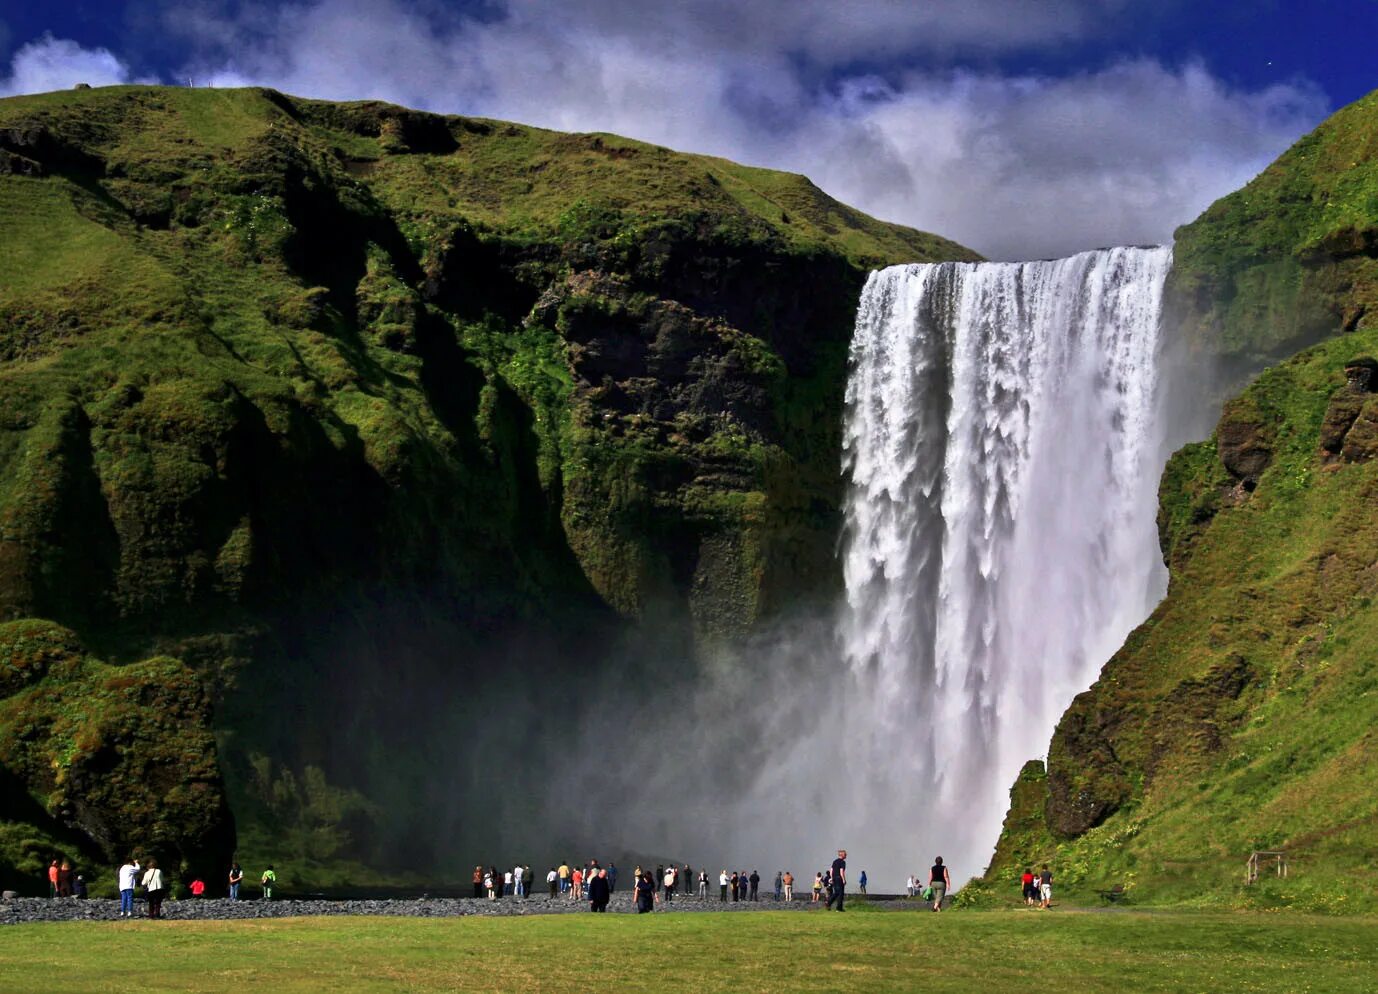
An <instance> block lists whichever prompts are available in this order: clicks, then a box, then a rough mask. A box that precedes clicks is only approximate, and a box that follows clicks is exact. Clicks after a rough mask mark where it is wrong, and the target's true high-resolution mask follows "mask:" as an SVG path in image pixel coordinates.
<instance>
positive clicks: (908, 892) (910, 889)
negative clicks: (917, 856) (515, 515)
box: [904, 873, 914, 897]
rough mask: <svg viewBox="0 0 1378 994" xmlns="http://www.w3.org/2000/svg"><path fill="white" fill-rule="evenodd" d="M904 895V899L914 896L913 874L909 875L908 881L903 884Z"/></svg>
mask: <svg viewBox="0 0 1378 994" xmlns="http://www.w3.org/2000/svg"><path fill="white" fill-rule="evenodd" d="M904 894H905V896H906V897H913V896H914V874H912V873H911V874H909V879H908V880H906V881H905V882H904Z"/></svg>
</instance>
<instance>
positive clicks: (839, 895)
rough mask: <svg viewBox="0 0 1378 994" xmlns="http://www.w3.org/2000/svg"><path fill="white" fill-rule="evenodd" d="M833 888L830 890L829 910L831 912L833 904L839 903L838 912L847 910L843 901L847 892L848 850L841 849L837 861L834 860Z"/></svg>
mask: <svg viewBox="0 0 1378 994" xmlns="http://www.w3.org/2000/svg"><path fill="white" fill-rule="evenodd" d="M831 880H832V886H831V887H830V888H829V889H828V909H829V910H831V909H832V906H833V902H834V901H836V902H837V910H838V911H843V910H845V909H844V908H843V907H842V901H843V899H844V898H845V896H846V892H847V850H846V849H839V850H838V851H837V859H835V860H833V866H832V877H831Z"/></svg>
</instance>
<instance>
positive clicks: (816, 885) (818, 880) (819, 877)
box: [811, 872, 823, 904]
mask: <svg viewBox="0 0 1378 994" xmlns="http://www.w3.org/2000/svg"><path fill="white" fill-rule="evenodd" d="M822 894H823V874H822V873H821V872H820V873H815V874H814V875H813V901H812V902H811V903H813V904H817V903H818V899H819V897H820V896H822Z"/></svg>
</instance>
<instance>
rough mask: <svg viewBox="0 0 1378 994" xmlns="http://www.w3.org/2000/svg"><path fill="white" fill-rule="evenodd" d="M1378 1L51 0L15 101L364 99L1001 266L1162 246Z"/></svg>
mask: <svg viewBox="0 0 1378 994" xmlns="http://www.w3.org/2000/svg"><path fill="white" fill-rule="evenodd" d="M1375 41H1378V2H1375V0H1312V2H1310V3H1302V2H1282V0H1249V2H1243V0H1240V2H1236V0H1218V2H1203V0H1198V2H1189V0H1158V2H1155V3H1147V2H1134V0H833V2H830V3H811V2H806V0H677V2H658V0H640V2H633V0H482V2H460V3H456V2H445V0H295V2H292V3H283V2H279V0H253V2H249V0H190V2H180V3H171V2H166V0H133V2H130V3H123V4H120V3H110V2H101V0H48V2H46V3H24V4H21V3H17V2H12V0H6V3H5V5H3V6H0V94H5V93H22V92H33V91H35V90H42V89H53V88H59V87H66V86H70V85H72V83H75V82H78V81H84V82H90V83H93V84H96V85H100V84H105V83H114V82H127V81H138V80H150V81H161V82H178V83H185V82H186V81H188V80H190V81H192V82H194V83H195V85H243V84H250V83H253V84H264V85H271V86H276V87H278V88H280V89H283V90H286V91H288V92H293V93H298V94H302V95H309V96H321V97H329V98H337V99H348V98H362V97H377V98H381V99H388V100H393V101H396V102H399V103H404V104H408V105H410V106H418V107H425V108H427V109H432V110H437V111H445V112H453V113H469V114H482V115H486V116H493V117H505V118H510V119H515V120H522V121H527V122H529V123H533V124H540V125H545V126H549V127H556V128H564V129H572V130H609V131H617V132H621V133H624V134H630V135H632V136H635V137H639V138H644V139H647V140H650V141H656V142H661V143H664V144H669V145H672V146H675V147H679V148H685V149H690V150H695V151H706V152H712V153H716V154H722V155H727V156H730V157H732V158H736V159H739V160H742V161H746V162H751V163H754V164H759V165H769V166H773V167H777V168H785V169H791V170H796V171H800V172H804V173H807V174H808V175H810V176H811V177H813V178H814V179H815V180H816V181H817V182H819V184H820V185H822V186H823V187H824V188H825V189H827V190H828V191H829V192H830V193H833V194H834V195H836V196H839V197H841V198H843V199H845V200H847V201H849V202H851V203H855V204H857V205H858V206H860V207H862V208H863V209H866V210H869V211H871V212H872V213H875V214H877V215H879V216H882V217H886V218H889V219H892V220H897V221H901V222H904V223H908V224H913V225H915V226H918V227H922V228H927V229H929V230H934V231H938V232H940V233H942V234H945V235H948V236H950V237H954V238H957V239H958V240H961V241H964V242H966V243H967V244H970V245H972V246H973V247H975V248H977V249H979V250H981V251H983V252H986V253H987V254H989V255H991V256H992V257H996V258H1023V257H1039V256H1048V255H1057V254H1065V253H1067V252H1072V251H1076V250H1078V249H1081V248H1089V247H1094V246H1098V245H1105V244H1115V243H1126V242H1136V243H1143V242H1154V241H1165V240H1167V239H1169V238H1170V237H1171V232H1172V229H1173V228H1174V227H1175V226H1176V225H1178V224H1180V223H1183V222H1185V221H1188V220H1190V219H1191V218H1192V217H1193V216H1195V214H1196V213H1198V212H1199V211H1200V210H1201V209H1202V208H1204V207H1205V206H1206V204H1208V203H1209V202H1210V201H1211V200H1212V199H1214V198H1215V197H1217V196H1219V195H1221V194H1223V193H1225V192H1228V191H1229V190H1231V189H1233V188H1235V187H1237V186H1238V185H1240V184H1241V183H1242V182H1244V181H1246V180H1247V179H1248V178H1249V177H1250V176H1252V175H1254V174H1255V173H1256V172H1257V171H1258V170H1259V169H1260V168H1261V167H1262V166H1263V165H1266V163H1267V162H1268V161H1269V160H1270V159H1271V158H1273V157H1274V156H1275V155H1276V154H1277V153H1278V152H1280V151H1281V150H1282V149H1284V148H1285V147H1286V146H1287V145H1288V144H1290V142H1291V141H1293V140H1295V139H1296V138H1297V137H1299V136H1300V135H1301V134H1302V133H1304V132H1305V131H1306V130H1308V129H1309V128H1310V127H1311V126H1313V125H1314V124H1315V123H1317V122H1318V121H1319V120H1320V119H1321V118H1323V117H1324V115H1325V114H1327V113H1328V112H1329V111H1331V110H1333V109H1335V108H1336V107H1338V106H1341V105H1343V104H1344V103H1347V102H1349V101H1351V100H1354V99H1356V98H1358V97H1359V96H1362V95H1363V94H1364V93H1366V92H1368V91H1369V90H1370V89H1372V88H1374V87H1376V86H1378V70H1375V69H1372V68H1371V67H1372V66H1373V65H1374V62H1373V59H1372V51H1373V48H1374V42H1375Z"/></svg>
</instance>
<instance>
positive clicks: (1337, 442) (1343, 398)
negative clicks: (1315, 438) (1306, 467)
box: [1320, 390, 1364, 455]
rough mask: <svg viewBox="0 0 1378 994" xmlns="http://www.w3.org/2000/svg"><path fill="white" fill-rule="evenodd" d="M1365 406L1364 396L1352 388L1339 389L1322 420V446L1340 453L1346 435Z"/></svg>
mask: <svg viewBox="0 0 1378 994" xmlns="http://www.w3.org/2000/svg"><path fill="white" fill-rule="evenodd" d="M1363 408H1364V396H1363V394H1361V393H1355V392H1354V391H1352V390H1337V391H1336V392H1335V394H1334V396H1332V397H1331V398H1330V404H1329V405H1328V406H1327V407H1326V409H1325V420H1323V421H1322V422H1321V439H1320V441H1321V448H1322V449H1324V450H1325V451H1326V452H1329V453H1331V454H1334V455H1338V454H1339V452H1340V450H1341V449H1342V448H1344V440H1345V435H1347V434H1348V433H1349V429H1350V428H1351V427H1352V426H1353V425H1354V421H1355V419H1356V418H1358V417H1359V412H1360V411H1362V410H1363Z"/></svg>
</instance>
